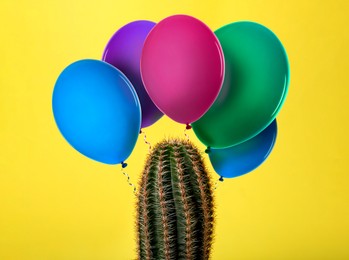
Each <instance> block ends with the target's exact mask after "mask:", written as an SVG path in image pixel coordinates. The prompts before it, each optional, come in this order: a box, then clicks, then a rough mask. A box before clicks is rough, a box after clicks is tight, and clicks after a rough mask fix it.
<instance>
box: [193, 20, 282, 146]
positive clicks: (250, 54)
mask: <svg viewBox="0 0 349 260" xmlns="http://www.w3.org/2000/svg"><path fill="white" fill-rule="evenodd" d="M216 35H217V37H218V39H219V40H220V42H221V44H222V47H223V52H224V55H225V79H224V83H223V86H222V90H221V92H220V94H219V96H218V98H217V99H216V101H215V103H214V104H213V105H212V107H211V108H210V110H209V111H208V112H207V113H206V114H205V115H204V116H203V117H202V118H200V119H199V120H198V121H197V122H195V123H194V124H193V129H194V131H195V134H196V136H197V137H198V138H199V139H200V141H201V142H202V143H204V144H205V145H206V146H209V147H214V148H226V147H229V146H233V145H237V144H239V143H242V142H244V141H246V140H248V139H250V138H252V137H253V136H255V135H257V134H258V133H260V132H261V131H262V130H263V129H265V128H266V127H267V126H268V125H269V124H270V123H271V122H272V121H273V120H274V119H275V117H276V115H277V114H278V112H279V110H280V108H281V106H282V105H283V102H284V100H285V98H286V94H287V90H288V84H289V65H288V60H287V55H286V52H285V50H284V48H283V46H282V44H281V42H280V41H279V40H278V38H277V37H276V36H275V34H273V33H272V32H271V31H270V30H269V29H267V28H266V27H264V26H262V25H260V24H257V23H253V22H237V23H232V24H228V25H226V26H224V27H222V28H220V29H218V30H217V31H216Z"/></svg>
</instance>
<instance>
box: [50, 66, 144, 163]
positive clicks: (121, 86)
mask: <svg viewBox="0 0 349 260" xmlns="http://www.w3.org/2000/svg"><path fill="white" fill-rule="evenodd" d="M52 108H53V114H54V118H55V121H56V124H57V126H58V128H59V130H60V132H61V133H62V135H63V136H64V138H65V139H66V140H67V141H68V143H70V144H71V146H73V147H74V148H75V149H76V150H77V151H79V152H80V153H82V154H83V155H85V156H87V157H89V158H91V159H93V160H96V161H99V162H102V163H106V164H118V163H122V162H124V161H125V160H126V159H127V158H128V157H129V155H130V154H131V152H132V150H133V148H134V146H135V144H136V142H137V138H138V135H139V131H140V126H141V107H140V103H139V100H138V97H137V94H136V92H135V90H134V88H133V86H132V84H131V83H130V81H129V80H128V79H127V78H126V76H125V75H124V74H122V72H120V71H119V70H118V69H116V68H115V67H113V66H112V65H109V64H108V63H105V62H102V61H98V60H80V61H77V62H75V63H73V64H71V65H69V66H68V67H67V68H66V69H65V70H64V71H63V72H62V73H61V74H60V76H59V77H58V79H57V82H56V85H55V87H54V91H53V97H52Z"/></svg>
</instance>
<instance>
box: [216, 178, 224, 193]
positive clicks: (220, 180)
mask: <svg viewBox="0 0 349 260" xmlns="http://www.w3.org/2000/svg"><path fill="white" fill-rule="evenodd" d="M223 181H224V179H223V176H221V177H220V178H219V179H218V180H216V182H215V184H214V189H215V190H217V189H218V186H219V183H220V182H223Z"/></svg>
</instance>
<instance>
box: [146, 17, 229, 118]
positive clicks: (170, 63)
mask: <svg viewBox="0 0 349 260" xmlns="http://www.w3.org/2000/svg"><path fill="white" fill-rule="evenodd" d="M141 75H142V79H143V82H144V85H145V88H146V90H147V92H148V94H149V96H150V98H151V99H152V100H153V102H154V103H155V105H156V106H157V107H158V108H159V109H160V110H161V111H162V112H163V113H164V114H166V115H167V116H169V117H170V118H172V119H173V120H175V121H177V122H179V123H183V124H189V123H191V122H194V121H196V120H198V119H199V118H200V117H201V116H202V115H203V114H204V113H205V112H206V111H207V110H208V109H209V107H210V106H211V105H212V103H213V102H214V100H215V99H216V97H217V95H218V93H219V91H220V89H221V86H222V81H223V77H224V57H223V53H222V49H221V46H220V43H219V41H218V39H217V38H216V36H215V35H214V33H213V32H212V31H211V30H210V29H209V28H208V27H207V26H206V25H205V24H204V23H203V22H201V21H199V20H197V19H196V18H193V17H191V16H187V15H174V16H170V17H168V18H166V19H164V20H162V21H160V22H159V23H158V24H157V25H155V27H154V28H153V30H152V31H151V32H150V33H149V35H148V37H147V39H146V40H145V43H144V47H143V52H142V57H141Z"/></svg>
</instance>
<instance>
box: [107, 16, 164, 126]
mask: <svg viewBox="0 0 349 260" xmlns="http://www.w3.org/2000/svg"><path fill="white" fill-rule="evenodd" d="M154 25H155V23H154V22H150V21H135V22H131V23H129V24H126V25H125V26H123V27H122V28H121V29H119V30H118V31H117V32H116V33H115V34H114V35H113V36H112V38H111V39H110V40H109V42H108V44H107V46H106V48H105V50H104V53H103V58H102V59H103V60H104V61H106V62H108V63H110V64H112V65H113V66H115V67H116V68H118V69H119V70H121V71H122V72H123V73H124V74H125V75H126V77H127V78H128V79H129V80H130V81H131V83H132V85H133V86H134V88H135V89H136V92H137V94H138V97H139V101H140V103H141V107H142V124H141V127H142V128H144V127H147V126H150V125H152V124H154V123H155V122H156V121H157V120H159V119H160V118H161V117H162V113H161V112H160V111H159V109H158V108H157V107H156V106H155V105H154V103H153V102H152V101H151V99H150V98H149V96H148V93H147V91H146V90H145V89H144V85H143V82H142V78H141V71H140V60H141V53H142V48H143V44H144V41H145V38H146V37H147V35H148V33H149V32H150V30H151V29H152V28H153V27H154Z"/></svg>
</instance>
